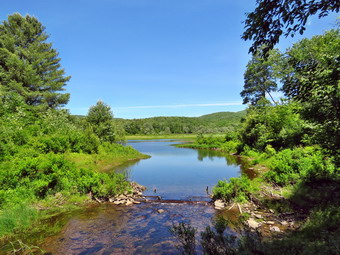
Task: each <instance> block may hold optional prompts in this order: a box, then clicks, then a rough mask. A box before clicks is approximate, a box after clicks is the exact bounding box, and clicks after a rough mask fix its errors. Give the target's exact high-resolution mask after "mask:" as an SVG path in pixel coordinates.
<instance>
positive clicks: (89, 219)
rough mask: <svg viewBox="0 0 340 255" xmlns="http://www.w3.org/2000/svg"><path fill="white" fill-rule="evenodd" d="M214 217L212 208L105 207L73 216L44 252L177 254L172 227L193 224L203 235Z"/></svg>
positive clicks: (168, 206)
mask: <svg viewBox="0 0 340 255" xmlns="http://www.w3.org/2000/svg"><path fill="white" fill-rule="evenodd" d="M160 209H163V210H164V212H163V213H159V212H158V210H160ZM214 214H215V210H214V209H213V208H212V207H211V206H206V205H200V204H195V205H192V204H162V203H157V204H147V203H143V204H139V205H135V206H133V207H118V206H114V205H111V204H106V205H102V206H98V207H94V208H88V209H84V210H82V211H80V212H79V213H77V214H76V215H74V216H72V218H71V219H70V220H69V221H68V223H67V224H66V225H65V226H64V227H63V229H62V231H60V233H59V234H57V235H55V236H51V237H48V238H46V239H45V241H44V244H43V246H42V248H43V249H44V250H46V251H47V252H49V253H52V254H178V251H177V250H176V248H175V244H176V240H175V238H174V237H173V236H172V235H171V233H170V231H169V228H170V227H171V226H172V224H178V223H179V222H182V221H184V222H188V223H189V222H190V224H191V225H192V226H193V227H195V228H197V229H198V232H200V231H203V230H204V228H205V227H206V226H207V225H210V224H211V218H212V217H213V216H214Z"/></svg>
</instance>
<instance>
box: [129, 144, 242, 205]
mask: <svg viewBox="0 0 340 255" xmlns="http://www.w3.org/2000/svg"><path fill="white" fill-rule="evenodd" d="M178 143H179V141H176V140H151V141H129V143H128V144H129V145H131V146H133V147H134V148H136V149H137V150H138V151H140V152H142V153H145V154H148V155H150V156H151V158H150V159H147V160H142V161H139V162H138V163H136V164H135V165H132V166H130V167H128V169H130V171H129V176H130V179H131V180H133V181H136V182H137V183H140V184H142V185H144V186H146V187H147V188H148V190H147V191H146V192H145V193H144V194H145V195H155V193H154V189H156V195H159V196H161V197H162V198H164V199H183V200H189V199H194V200H196V199H197V198H202V199H204V198H206V197H207V193H206V187H207V186H208V187H209V190H211V188H212V187H213V186H214V185H216V183H217V181H218V180H223V179H229V178H230V177H236V176H239V175H240V167H239V162H237V160H236V158H235V157H231V156H228V157H226V155H225V154H223V153H221V152H217V151H210V150H194V149H187V148H177V147H175V146H171V145H173V144H178Z"/></svg>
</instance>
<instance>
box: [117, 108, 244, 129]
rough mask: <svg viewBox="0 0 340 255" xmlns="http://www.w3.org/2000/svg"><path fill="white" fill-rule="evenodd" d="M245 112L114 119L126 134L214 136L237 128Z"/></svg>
mask: <svg viewBox="0 0 340 255" xmlns="http://www.w3.org/2000/svg"><path fill="white" fill-rule="evenodd" d="M244 115H245V111H240V112H219V113H213V114H208V115H203V116H201V117H154V118H147V119H133V120H124V119H115V123H116V124H118V123H121V125H123V126H124V129H125V131H126V133H127V134H130V135H136V134H144V135H155V134H159V135H167V134H199V133H202V134H203V133H204V134H216V133H225V132H228V131H231V130H234V129H235V128H237V127H238V126H239V124H240V121H241V119H242V117H243V116H244Z"/></svg>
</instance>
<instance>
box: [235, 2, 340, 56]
mask: <svg viewBox="0 0 340 255" xmlns="http://www.w3.org/2000/svg"><path fill="white" fill-rule="evenodd" d="M256 4H257V5H256V9H255V10H254V11H253V12H250V13H248V14H247V19H246V20H245V29H246V30H245V32H244V33H243V35H242V38H243V39H244V40H253V41H254V42H253V44H252V46H251V47H250V50H249V51H250V52H253V53H254V52H256V51H257V50H258V49H259V47H261V46H263V45H266V46H267V50H270V49H272V48H273V47H274V45H275V44H276V43H278V42H279V39H280V36H281V35H282V34H283V35H284V36H286V37H287V36H294V34H295V33H296V32H299V33H300V34H303V32H304V30H305V29H306V22H307V19H308V17H309V16H312V15H315V14H317V13H318V16H319V18H321V17H324V16H327V15H328V14H329V12H339V8H340V4H339V1H337V0H320V1H313V0H306V1H300V0H285V1H276V0H259V1H257V3H256Z"/></svg>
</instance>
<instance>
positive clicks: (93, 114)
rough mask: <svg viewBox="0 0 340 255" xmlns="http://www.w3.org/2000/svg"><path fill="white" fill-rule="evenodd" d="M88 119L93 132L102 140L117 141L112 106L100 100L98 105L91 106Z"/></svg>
mask: <svg viewBox="0 0 340 255" xmlns="http://www.w3.org/2000/svg"><path fill="white" fill-rule="evenodd" d="M86 120H87V122H88V123H89V124H90V125H91V128H92V129H93V132H94V133H95V134H96V135H97V136H98V137H99V138H100V139H101V140H102V141H106V142H110V143H113V142H114V141H115V128H114V125H113V114H112V111H111V108H110V106H108V105H107V104H105V103H104V102H102V101H98V102H97V104H96V105H94V106H91V107H90V109H89V111H88V113H87V116H86Z"/></svg>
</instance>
